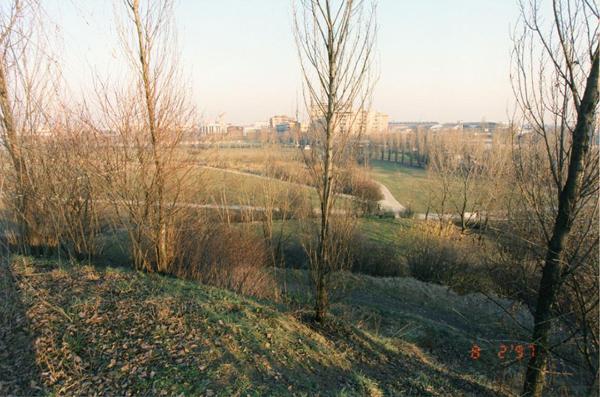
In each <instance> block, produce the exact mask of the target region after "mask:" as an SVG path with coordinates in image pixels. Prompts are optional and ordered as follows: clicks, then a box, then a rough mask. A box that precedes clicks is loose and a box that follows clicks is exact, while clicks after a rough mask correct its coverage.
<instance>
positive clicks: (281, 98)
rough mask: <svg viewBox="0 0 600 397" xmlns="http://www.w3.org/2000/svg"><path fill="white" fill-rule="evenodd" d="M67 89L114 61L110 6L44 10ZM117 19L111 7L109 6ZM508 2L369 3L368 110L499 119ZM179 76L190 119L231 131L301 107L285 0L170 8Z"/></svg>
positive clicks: (78, 88)
mask: <svg viewBox="0 0 600 397" xmlns="http://www.w3.org/2000/svg"><path fill="white" fill-rule="evenodd" d="M43 3H44V4H45V10H46V12H47V14H48V15H49V17H50V19H51V20H52V22H53V24H55V25H56V26H57V29H58V32H59V34H58V36H59V37H61V50H60V60H61V62H62V65H63V74H64V76H65V77H66V78H67V80H68V81H69V82H70V87H71V89H72V90H73V91H74V92H76V93H82V92H85V91H86V90H89V89H90V88H91V85H90V81H91V76H93V75H95V74H100V75H110V74H111V73H115V65H117V64H118V63H119V62H121V60H122V58H121V54H120V52H119V48H120V47H119V44H118V42H117V40H118V36H117V33H116V28H115V23H114V17H115V6H114V3H115V2H114V1H112V0H45V1H44V2H43ZM117 9H118V8H117ZM517 17H518V7H517V1H516V0H452V1H450V0H418V1H416V0H379V1H378V8H377V22H378V37H377V59H378V65H379V67H378V69H379V81H378V83H377V86H376V87H375V91H374V97H373V104H372V108H373V109H374V110H377V111H381V112H384V113H387V114H388V115H389V117H390V120H396V121H438V122H455V121H459V120H462V121H467V120H468V121H480V120H483V119H485V120H487V121H503V120H507V119H508V114H509V113H510V109H511V103H512V90H511V86H510V80H509V67H510V50H511V47H512V45H511V40H510V32H511V26H514V25H515V23H516V21H517ZM175 21H176V28H177V38H178V46H179V52H180V54H181V58H180V59H181V61H182V68H183V71H184V74H185V76H186V81H187V82H188V83H187V85H188V88H189V90H190V92H191V99H192V101H193V104H194V106H195V107H196V109H197V110H198V113H199V116H200V117H201V118H204V119H205V120H210V119H215V118H216V117H217V115H218V114H221V113H224V116H223V118H224V120H225V121H227V122H231V123H252V122H255V121H264V120H268V118H269V117H271V116H272V115H275V114H289V115H294V113H295V109H296V102H297V101H298V102H299V103H300V105H299V106H302V98H301V95H302V89H301V78H300V73H299V63H298V59H297V52H296V49H295V44H294V38H293V32H292V5H291V0H179V1H178V2H177V5H176V8H175Z"/></svg>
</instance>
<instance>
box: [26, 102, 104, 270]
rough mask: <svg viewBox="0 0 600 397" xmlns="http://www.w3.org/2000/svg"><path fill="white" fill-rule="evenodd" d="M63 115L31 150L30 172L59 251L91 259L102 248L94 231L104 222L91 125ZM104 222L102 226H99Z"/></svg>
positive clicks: (94, 141)
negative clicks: (31, 165)
mask: <svg viewBox="0 0 600 397" xmlns="http://www.w3.org/2000/svg"><path fill="white" fill-rule="evenodd" d="M75 120H76V118H75V117H71V116H69V115H68V113H67V116H66V118H65V119H64V120H63V121H62V122H56V123H54V124H53V125H52V134H51V135H49V136H47V137H42V138H38V139H37V140H36V141H35V143H36V145H35V149H34V148H30V150H29V151H28V153H29V154H30V156H31V163H32V164H33V165H34V166H33V167H31V169H30V172H29V175H30V178H31V180H32V181H34V183H35V186H36V190H37V192H38V195H37V196H36V201H37V203H38V205H39V207H40V208H39V209H38V211H37V213H38V214H39V215H40V216H42V217H44V219H45V224H46V227H47V228H48V233H49V234H50V235H52V236H53V238H54V239H56V243H57V245H58V247H59V248H60V250H61V253H66V254H67V255H68V256H69V257H71V258H74V259H77V260H84V259H85V260H88V261H89V260H91V259H92V258H93V257H95V256H97V255H98V254H100V252H101V249H102V247H101V243H100V239H99V235H100V233H101V231H102V228H103V226H104V227H105V226H107V225H106V222H107V221H106V218H105V217H106V212H105V207H106V205H107V204H106V202H105V201H102V199H101V197H102V196H103V185H102V184H101V183H99V182H100V180H99V179H98V178H97V174H96V167H95V166H93V165H92V164H91V161H90V159H92V158H94V156H95V154H96V152H95V150H96V145H95V144H96V140H95V138H94V136H93V134H92V133H91V131H90V129H89V128H88V127H87V126H86V125H85V124H83V123H81V122H77V121H75ZM103 223H104V224H103Z"/></svg>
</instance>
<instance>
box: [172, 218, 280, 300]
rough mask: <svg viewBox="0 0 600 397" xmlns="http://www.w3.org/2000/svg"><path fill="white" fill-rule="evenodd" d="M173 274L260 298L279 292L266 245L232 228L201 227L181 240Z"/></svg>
mask: <svg viewBox="0 0 600 397" xmlns="http://www.w3.org/2000/svg"><path fill="white" fill-rule="evenodd" d="M179 245H180V246H179V247H178V252H179V255H178V258H177V261H176V263H175V264H174V269H173V272H172V273H173V274H174V275H176V276H178V277H184V278H188V279H193V280H199V281H201V282H203V283H206V284H210V285H214V286H217V287H220V288H227V289H230V290H232V291H235V292H238V293H241V294H245V295H252V296H257V297H261V298H271V299H277V298H278V297H279V292H278V288H277V284H276V282H275V280H274V277H273V275H272V274H271V270H272V269H269V268H268V265H267V264H268V258H267V251H266V247H265V244H264V241H263V240H262V239H261V238H260V237H259V236H257V235H256V234H253V233H251V232H249V231H247V230H244V229H242V228H239V227H234V226H231V225H223V224H210V225H209V226H208V227H199V228H197V229H196V230H194V231H192V232H191V233H189V234H187V237H186V238H184V239H181V240H180V242H179Z"/></svg>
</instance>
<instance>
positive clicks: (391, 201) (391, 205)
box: [375, 181, 406, 216]
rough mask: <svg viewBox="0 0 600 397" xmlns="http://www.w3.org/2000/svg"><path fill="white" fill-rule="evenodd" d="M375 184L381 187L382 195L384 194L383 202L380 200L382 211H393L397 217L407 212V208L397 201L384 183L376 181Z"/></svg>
mask: <svg viewBox="0 0 600 397" xmlns="http://www.w3.org/2000/svg"><path fill="white" fill-rule="evenodd" d="M375 183H376V184H377V185H378V186H379V189H380V190H381V193H382V194H383V200H379V201H378V203H379V206H380V207H381V209H383V210H386V211H392V212H393V213H394V214H395V215H396V216H398V215H399V214H400V213H402V212H404V211H406V207H405V206H403V205H402V204H400V203H399V202H398V200H396V198H395V197H394V195H393V194H392V192H390V189H388V188H387V186H385V185H384V184H383V183H380V182H377V181H375Z"/></svg>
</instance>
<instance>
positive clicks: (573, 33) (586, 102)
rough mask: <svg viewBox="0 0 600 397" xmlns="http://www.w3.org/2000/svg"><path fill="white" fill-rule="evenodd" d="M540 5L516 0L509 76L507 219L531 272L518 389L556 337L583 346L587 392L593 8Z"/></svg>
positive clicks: (536, 376)
mask: <svg viewBox="0 0 600 397" xmlns="http://www.w3.org/2000/svg"><path fill="white" fill-rule="evenodd" d="M544 6H545V5H544V4H543V3H542V2H540V1H537V0H531V1H523V2H521V19H520V24H519V26H518V28H517V31H516V32H515V35H514V51H513V69H512V74H511V78H512V82H513V88H514V92H515V98H516V101H517V103H518V105H519V106H518V109H519V112H518V114H517V117H516V120H515V125H516V128H517V131H516V132H517V134H515V156H514V157H515V170H516V180H517V186H518V187H519V193H520V200H518V201H517V203H516V204H517V206H515V208H513V215H512V217H513V218H514V219H515V220H516V222H515V224H516V226H517V227H518V226H520V227H521V230H522V231H520V236H521V237H523V238H526V239H527V240H528V241H530V242H531V246H532V248H533V249H532V250H531V255H532V259H533V260H534V261H536V263H537V264H538V265H539V267H538V268H537V269H536V270H537V272H538V274H541V279H540V281H539V288H537V293H536V297H535V303H534V304H533V307H534V313H535V324H534V329H533V333H532V342H533V343H534V344H535V347H536V351H537V354H536V355H535V356H534V357H532V358H531V359H530V361H529V363H528V367H527V373H526V376H525V382H524V387H523V394H524V395H528V396H541V395H542V394H543V390H544V384H545V380H546V374H547V371H548V370H550V369H552V368H553V364H554V363H555V362H556V361H554V360H552V358H553V357H554V358H557V356H556V355H557V350H556V349H557V347H558V346H560V345H561V344H562V343H563V342H565V341H575V343H576V344H577V346H578V347H579V348H580V350H581V351H582V353H583V355H582V358H583V360H582V361H584V362H585V363H586V365H584V366H583V368H584V369H587V370H588V372H587V374H588V376H587V377H586V378H587V379H586V383H587V386H588V387H589V389H588V391H589V392H590V393H591V392H593V391H594V389H595V390H596V391H597V383H598V338H597V330H598V323H597V316H596V313H597V311H598V299H597V297H598V286H597V284H598V283H597V280H598V259H597V251H598V183H599V182H598V162H599V157H598V156H599V152H598V145H597V144H595V143H597V139H598V129H597V127H598V124H597V122H598V101H599V92H598V90H599V89H598V84H599V81H598V80H599V61H600V60H599V57H600V55H599V48H598V47H599V40H598V35H599V32H600V30H599V20H600V11H599V9H598V5H597V3H595V2H591V1H586V0H553V1H552V2H551V4H550V5H549V7H547V8H544ZM521 126H523V127H524V128H523V131H521ZM519 132H524V133H519ZM526 132H530V133H526ZM591 280H596V281H595V282H593V281H591ZM595 312H596V313H595ZM563 327H564V328H563ZM561 329H566V330H567V332H564V333H563V332H560V330H561ZM561 361H564V359H563V358H561ZM579 372H580V371H579Z"/></svg>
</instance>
